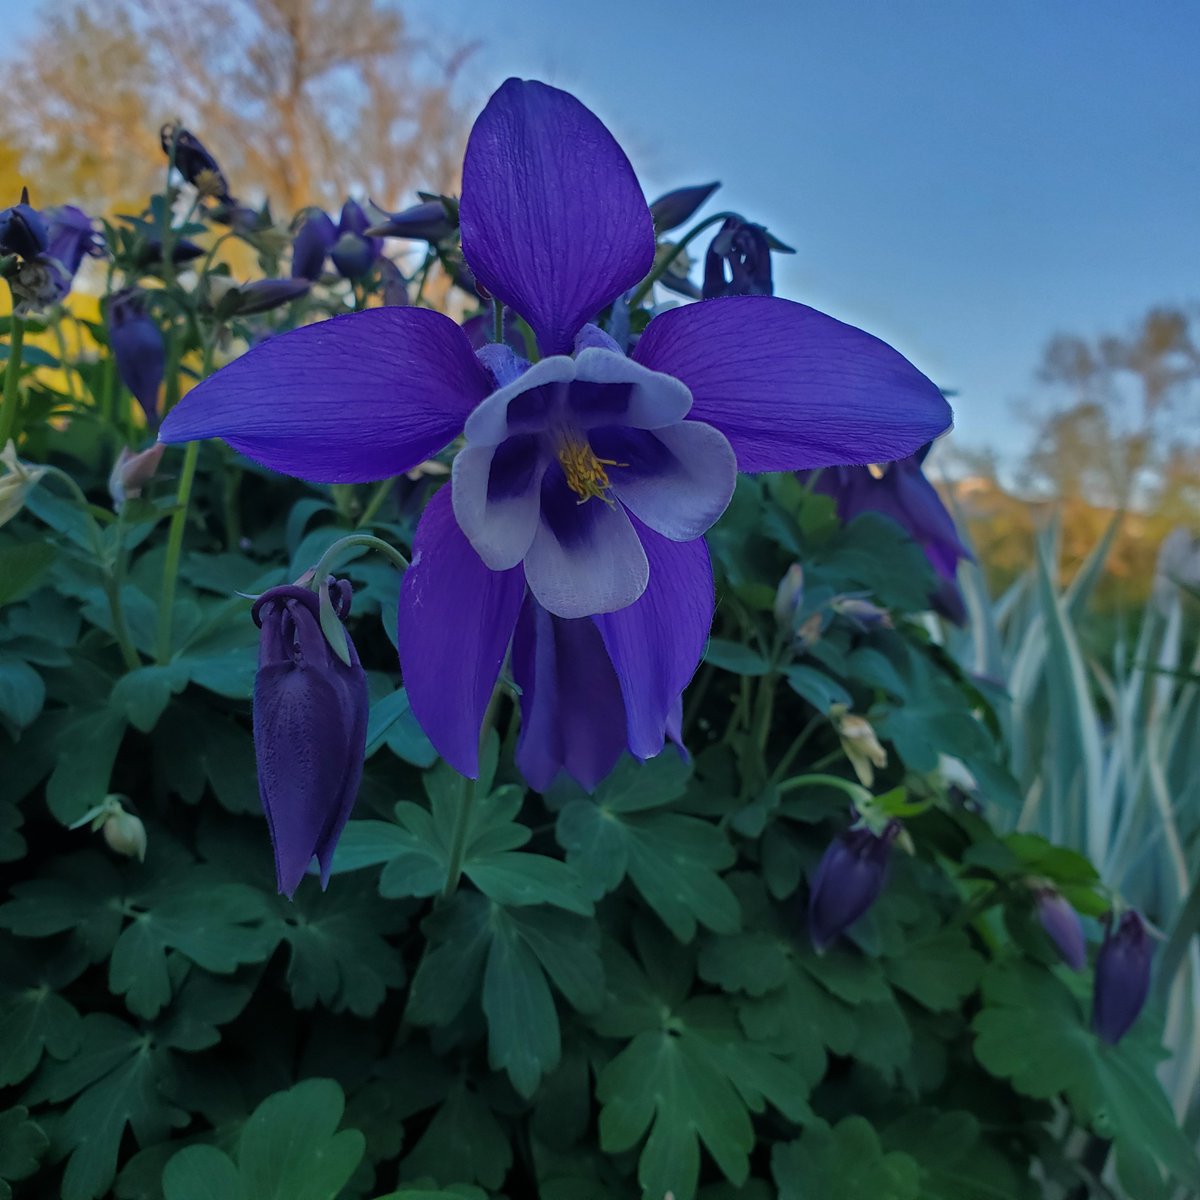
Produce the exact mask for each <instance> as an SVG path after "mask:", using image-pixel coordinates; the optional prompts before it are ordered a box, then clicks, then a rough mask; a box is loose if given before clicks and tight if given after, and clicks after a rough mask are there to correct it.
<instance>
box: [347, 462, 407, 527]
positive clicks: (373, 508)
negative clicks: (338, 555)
mask: <svg viewBox="0 0 1200 1200" xmlns="http://www.w3.org/2000/svg"><path fill="white" fill-rule="evenodd" d="M396 478H397V477H396V476H395V475H389V476H388V477H387V479H381V480H380V481H379V482H378V483H377V484H376V485H375V490H374V491H373V492H372V493H371V498H370V499H369V500H368V501H367V506H366V508H364V509H363V510H362V514H361V515H360V516H359V518H358V521H357V523H356V524H355V528H356V529H362V528H363V526H364V525H370V523H371V522H372V521H373V520H375V516H376V514H377V513H378V512H379V510H380V509H381V508H382V507H383V502H384V501H385V500H386V499H387V498H388V496H389V495H390V494H391V490H392V486H393V484H395V482H396Z"/></svg>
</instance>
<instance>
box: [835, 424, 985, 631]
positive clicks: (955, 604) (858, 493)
mask: <svg viewBox="0 0 1200 1200" xmlns="http://www.w3.org/2000/svg"><path fill="white" fill-rule="evenodd" d="M932 444H933V443H932V442H931V443H930V444H929V445H927V446H922V447H921V449H920V450H919V451H917V453H916V454H912V455H910V456H909V457H907V458H905V459H902V460H900V461H899V462H893V463H891V464H889V465H886V466H881V467H835V468H833V469H832V470H826V471H822V472H821V473H820V475H819V476H818V477H817V479H816V482H815V483H814V484H813V491H816V492H823V493H824V494H825V495H827V496H832V497H833V499H834V500H835V501H837V510H838V516H839V517H840V518H841V519H842V520H843V521H852V520H853V519H854V518H855V517H857V516H861V515H862V514H863V513H865V512H878V513H882V514H883V515H884V516H885V517H891V519H892V520H893V521H895V522H896V524H897V525H900V526H901V527H902V528H904V529H905V530H906V531H907V532H908V534H909V535H910V536H911V537H912V538H913V540H914V541H915V542H917V543H918V544H919V545H920V547H921V549H922V550H924V551H925V557H926V558H927V559H929V562H930V563H931V564H932V566H933V569H934V570H935V571H936V572H937V575H938V586H937V587H936V589H935V590H934V592H933V594H932V595H931V596H930V598H929V600H930V603H931V605H932V606H933V608H934V609H935V610H936V611H937V612H940V613H941V614H942V616H944V617H946V618H947V619H948V620H951V621H954V622H955V623H956V624H958V625H962V624H964V623H965V622H966V619H967V609H966V605H965V604H964V603H963V597H962V592H961V591H960V590H959V587H958V563H959V560H960V559H964V558H967V559H969V558H972V557H973V556H972V554H971V552H970V550H968V549H967V548H966V546H964V545H963V543H962V540H961V539H960V538H959V536H958V530H957V529H956V528H955V527H954V518H953V517H952V516H951V515H950V513H949V512H948V511H947V510H946V506H945V505H944V504H943V503H942V498H941V497H940V496H939V495H938V494H937V489H936V488H935V487H934V486H933V484H932V483H930V482H929V480H928V479H926V478H925V474H924V472H923V471H922V469H921V464H922V463H924V461H925V458H926V456H927V455H928V453H929V450H930V446H932Z"/></svg>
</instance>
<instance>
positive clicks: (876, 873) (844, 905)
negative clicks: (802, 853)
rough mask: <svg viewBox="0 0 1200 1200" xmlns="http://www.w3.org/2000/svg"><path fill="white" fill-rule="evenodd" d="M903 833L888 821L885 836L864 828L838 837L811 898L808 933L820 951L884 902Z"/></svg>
mask: <svg viewBox="0 0 1200 1200" xmlns="http://www.w3.org/2000/svg"><path fill="white" fill-rule="evenodd" d="M899 833H900V822H899V821H889V822H888V824H887V825H886V827H885V828H884V830H883V833H882V834H874V833H872V832H871V831H870V830H869V829H867V828H866V827H865V826H859V827H858V828H855V829H847V830H846V831H845V832H844V833H841V834H839V835H838V836H837V837H836V838H835V839H834V840H833V842H832V843H831V844H830V846H829V849H828V850H826V851H825V853H824V855H823V856H822V857H821V861H820V862H819V863H818V864H817V870H816V874H815V875H814V876H813V879H812V887H811V890H810V891H809V896H808V933H809V936H810V937H811V938H812V943H813V945H814V946H815V947H816V948H817V949H818V950H825V949H827V948H828V947H829V946H831V945H832V944H833V943H834V942H835V941H836V940H837V939H838V938H839V937H840V936H841V935H842V934H843V933H845V932H846V930H847V929H849V928H850V926H851V925H853V924H854V922H855V921H857V920H858V919H859V917H861V916H862V915H863V914H864V913H865V912H866V911H867V909H868V908H870V907H871V905H872V904H874V903H875V901H876V900H877V899H878V898H879V893H880V892H881V891H883V884H884V881H885V880H886V878H887V866H888V858H889V856H890V854H891V849H892V842H894V841H895V840H896V837H897V836H898V835H899Z"/></svg>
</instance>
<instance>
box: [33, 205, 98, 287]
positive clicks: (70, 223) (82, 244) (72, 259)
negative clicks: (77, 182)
mask: <svg viewBox="0 0 1200 1200" xmlns="http://www.w3.org/2000/svg"><path fill="white" fill-rule="evenodd" d="M45 216H46V218H47V224H46V228H47V231H48V233H49V237H50V244H49V246H48V248H47V250H46V257H47V258H48V259H50V260H51V262H52V264H53V269H54V273H55V275H56V276H57V280H58V287H59V291H60V293H61V295H60V297H59V298H60V299H61V298H62V297H63V296H66V294H67V293H68V292H69V291H70V290H71V284H72V283H73V282H74V281H75V276H76V275H77V274H78V273H79V268H80V267H81V266H82V265H83V260H84V258H85V257H89V258H99V257H100V255H102V254H103V253H104V239H103V238H102V237H101V236H100V235H99V234H98V233H97V232H96V229H95V226H93V224H92V218H91V217H89V216H88V215H87V213H85V212H84V211H83V210H82V209H79V208H76V207H75V206H74V205H73V204H62V205H59V206H58V207H57V208H50V209H47V210H46V213H45Z"/></svg>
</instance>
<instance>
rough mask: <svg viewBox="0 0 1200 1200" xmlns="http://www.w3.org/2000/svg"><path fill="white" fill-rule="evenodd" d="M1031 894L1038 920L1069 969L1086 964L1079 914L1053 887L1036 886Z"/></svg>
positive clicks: (1077, 968)
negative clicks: (1033, 897)
mask: <svg viewBox="0 0 1200 1200" xmlns="http://www.w3.org/2000/svg"><path fill="white" fill-rule="evenodd" d="M1034 895H1035V897H1036V901H1037V914H1038V920H1039V921H1041V923H1042V928H1043V929H1044V930H1045V931H1046V933H1047V934H1049V936H1050V940H1051V941H1052V942H1053V943H1054V945H1055V946H1056V947H1057V948H1058V952H1059V954H1060V955H1062V960H1063V962H1065V963H1066V964H1067V966H1068V967H1070V968H1071V970H1072V971H1082V970H1083V968H1084V967H1085V966H1087V944H1086V942H1085V941H1084V937H1083V924H1082V923H1081V922H1080V920H1079V914H1078V913H1077V912H1076V911H1075V910H1074V909H1073V908H1072V907H1071V906H1070V904H1068V903H1067V901H1066V900H1064V899H1063V897H1062V896H1061V895H1059V893H1058V892H1056V891H1055V890H1054V888H1052V887H1039V888H1037V889H1036V890H1035V892H1034Z"/></svg>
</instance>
